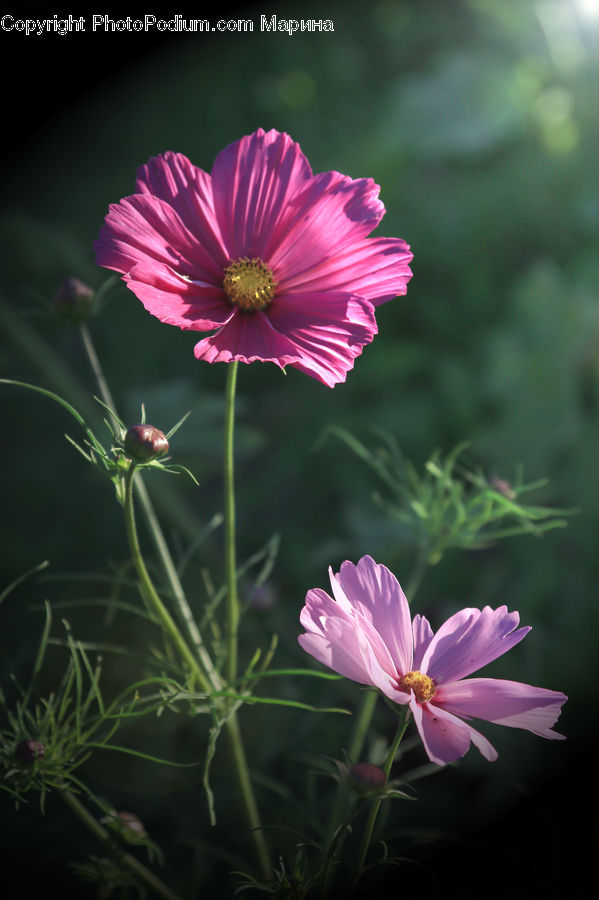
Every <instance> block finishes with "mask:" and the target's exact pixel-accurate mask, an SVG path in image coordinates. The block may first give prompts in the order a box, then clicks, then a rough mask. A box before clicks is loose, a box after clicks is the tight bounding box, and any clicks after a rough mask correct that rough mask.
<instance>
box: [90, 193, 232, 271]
mask: <svg viewBox="0 0 599 900" xmlns="http://www.w3.org/2000/svg"><path fill="white" fill-rule="evenodd" d="M94 247H95V250H96V262H97V264H98V265H99V266H105V267H106V268H108V269H114V270H115V271H117V272H122V273H123V274H126V273H127V272H129V271H130V270H131V269H132V268H133V266H134V265H135V264H136V263H138V262H147V263H148V264H152V263H154V262H158V263H163V264H165V265H168V266H171V267H172V268H173V269H174V270H175V271H176V272H178V273H179V274H180V275H185V276H187V277H189V278H197V279H200V280H203V281H210V282H211V283H214V284H222V272H221V269H220V268H219V266H218V264H217V263H216V262H215V261H214V259H213V258H212V257H211V256H210V254H209V253H207V252H206V250H205V249H204V248H203V247H202V246H201V245H200V244H199V243H198V241H197V238H196V237H195V236H194V235H193V234H191V232H189V231H188V229H187V228H186V227H185V225H184V224H183V222H182V220H181V218H180V217H179V215H178V213H177V212H176V211H175V210H174V209H173V208H172V206H169V204H168V203H165V202H164V201H163V200H159V199H158V198H157V197H150V196H149V195H147V194H134V195H133V196H131V197H125V198H124V199H123V200H121V202H120V203H113V204H111V206H110V207H109V211H108V215H107V216H106V219H105V224H104V225H103V226H102V228H101V229H100V234H99V236H98V239H97V241H96V242H95V244H94Z"/></svg>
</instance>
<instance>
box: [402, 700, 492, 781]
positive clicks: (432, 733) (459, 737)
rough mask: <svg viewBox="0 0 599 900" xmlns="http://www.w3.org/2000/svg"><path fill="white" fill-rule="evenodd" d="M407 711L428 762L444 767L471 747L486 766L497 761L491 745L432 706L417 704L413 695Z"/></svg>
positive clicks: (481, 736)
mask: <svg viewBox="0 0 599 900" xmlns="http://www.w3.org/2000/svg"><path fill="white" fill-rule="evenodd" d="M410 709H411V711H412V714H413V716H414V721H415V722H416V727H417V728H418V732H419V734H420V737H421V739H422V743H423V744H424V749H425V750H426V754H427V756H428V758H429V759H430V761H431V762H434V763H436V764H437V765H438V766H444V765H446V763H450V762H453V761H454V760H456V759H460V758H461V757H462V756H464V755H465V754H466V753H467V752H468V750H469V749H470V744H471V743H473V744H474V745H475V747H477V748H478V750H479V751H480V752H481V753H482V755H483V756H484V757H485V759H488V760H489V762H493V761H494V760H496V759H497V751H496V750H495V748H494V747H493V745H492V744H490V743H489V741H488V740H487V739H486V738H485V737H484V736H483V735H482V734H480V732H478V731H476V729H475V728H472V726H471V725H468V724H467V723H466V722H462V720H461V719H458V718H456V716H453V715H451V713H448V712H446V711H445V710H443V709H439V708H438V707H436V706H435V705H434V704H432V703H417V702H416V700H415V698H414V696H413V695H412V698H411V700H410Z"/></svg>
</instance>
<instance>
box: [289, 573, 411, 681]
mask: <svg viewBox="0 0 599 900" xmlns="http://www.w3.org/2000/svg"><path fill="white" fill-rule="evenodd" d="M300 622H301V624H302V626H303V627H304V628H305V629H306V632H307V634H305V635H300V636H299V638H298V640H299V643H300V645H301V646H302V648H303V649H304V650H306V652H307V653H310V654H311V655H312V656H314V657H315V658H316V659H318V660H319V661H320V662H322V663H324V665H326V666H329V668H331V669H333V670H334V671H335V672H339V674H340V675H345V676H346V677H347V678H351V680H352V681H358V682H359V683H360V684H370V685H373V686H375V687H379V688H381V690H385V691H389V690H391V688H392V685H393V684H394V683H395V670H394V666H393V661H392V659H391V657H390V655H389V652H388V650H387V648H386V646H385V644H384V642H383V640H382V639H381V638H380V637H379V635H378V634H377V633H376V631H375V630H374V628H373V627H372V626H371V625H370V623H369V622H367V621H365V620H364V619H362V618H361V617H359V616H354V615H353V614H348V613H346V612H344V610H343V609H342V608H341V607H340V606H339V604H338V603H337V602H336V601H335V600H333V599H332V598H331V597H329V596H328V594H326V593H325V592H324V591H322V590H320V589H318V588H316V589H314V590H311V591H308V593H307V594H306V604H305V606H304V608H303V609H302V612H301V615H300Z"/></svg>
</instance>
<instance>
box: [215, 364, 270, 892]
mask: <svg viewBox="0 0 599 900" xmlns="http://www.w3.org/2000/svg"><path fill="white" fill-rule="evenodd" d="M238 365H239V364H238V363H237V362H232V363H230V364H229V365H228V367H227V381H226V386H225V420H224V439H223V445H224V447H223V488H224V498H223V499H224V516H225V583H226V588H227V679H228V682H229V684H233V683H234V681H235V679H236V678H237V654H238V641H239V636H238V630H239V618H240V615H239V596H238V591H237V554H236V548H235V467H234V453H233V448H234V440H233V438H234V432H235V388H236V385H237V369H238ZM226 726H227V734H228V736H229V746H230V749H231V754H232V756H233V761H234V763H235V768H236V771H237V780H238V783H239V788H240V790H241V795H242V797H243V802H244V805H245V810H246V815H247V819H248V823H249V826H250V828H251V829H252V835H253V838H254V843H255V847H256V853H257V855H258V859H259V861H260V866H261V868H262V872H263V874H264V876H265V877H269V876H270V858H269V854H268V848H267V846H266V841H265V839H264V832H263V831H262V824H261V822H260V815H259V813H258V807H257V805H256V800H255V797H254V792H253V789H252V783H251V780H250V774H249V769H248V765H247V760H246V758H245V750H244V747H243V740H242V737H241V731H240V728H239V722H238V720H237V714H236V713H235V712H232V713H231V714H230V715H229V717H228V719H227V722H226Z"/></svg>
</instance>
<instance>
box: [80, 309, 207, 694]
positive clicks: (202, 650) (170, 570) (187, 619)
mask: <svg viewBox="0 0 599 900" xmlns="http://www.w3.org/2000/svg"><path fill="white" fill-rule="evenodd" d="M79 327H80V331H81V339H82V341H83V346H84V347H85V351H86V353H87V357H88V359H89V364H90V366H91V369H92V371H93V373H94V376H95V378H96V381H97V383H98V387H99V389H100V393H101V395H102V400H103V401H104V403H105V404H106V406H107V407H108V408H109V409H110V411H111V413H112V420H113V425H114V428H115V430H116V432H117V434H118V433H119V432H120V431H121V427H120V425H119V423H118V414H117V411H116V406H115V403H114V400H113V398H112V394H111V393H110V388H109V387H108V382H107V380H106V377H105V375H104V371H103V369H102V364H101V363H100V359H99V357H98V354H97V353H96V348H95V346H94V342H93V340H92V336H91V333H90V331H89V328H88V327H87V324H86V323H85V322H82V323H81V324H80V326H79ZM135 490H136V492H137V497H138V499H139V502H140V503H141V506H142V509H143V512H144V515H145V517H146V522H147V525H148V528H149V530H150V535H151V536H152V539H153V541H154V545H155V547H156V550H157V552H158V556H159V557H160V561H161V562H162V566H163V568H164V571H165V574H166V577H167V580H168V582H169V585H170V588H171V591H172V594H173V597H174V599H175V603H176V605H177V609H178V612H179V617H180V619H181V622H182V623H183V625H184V627H185V630H186V632H187V636H188V638H189V639H190V641H191V643H192V644H193V646H194V647H195V650H196V653H197V656H198V658H199V659H200V660H201V662H202V665H203V666H204V670H205V671H206V672H207V673H208V677H209V679H210V682H211V684H212V686H213V688H214V689H215V690H219V689H220V688H221V687H222V681H221V679H220V677H219V675H218V672H217V671H216V669H215V668H214V665H213V663H212V659H211V658H210V654H209V653H208V651H207V650H206V647H205V645H204V641H203V639H202V635H201V633H200V630H199V628H198V626H197V624H196V621H195V619H194V617H193V615H192V612H191V609H190V607H189V603H188V602H187V597H186V596H185V591H184V590H183V585H182V584H181V580H180V578H179V575H178V573H177V569H176V567H175V564H174V562H173V558H172V556H171V553H170V550H169V549H168V544H167V543H166V541H165V539H164V535H163V533H162V529H161V528H160V523H159V522H158V519H157V518H156V514H155V512H154V508H153V506H152V501H151V500H150V496H149V494H148V491H147V489H146V486H145V484H144V483H143V481H142V479H141V478H137V479H136V481H135Z"/></svg>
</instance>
